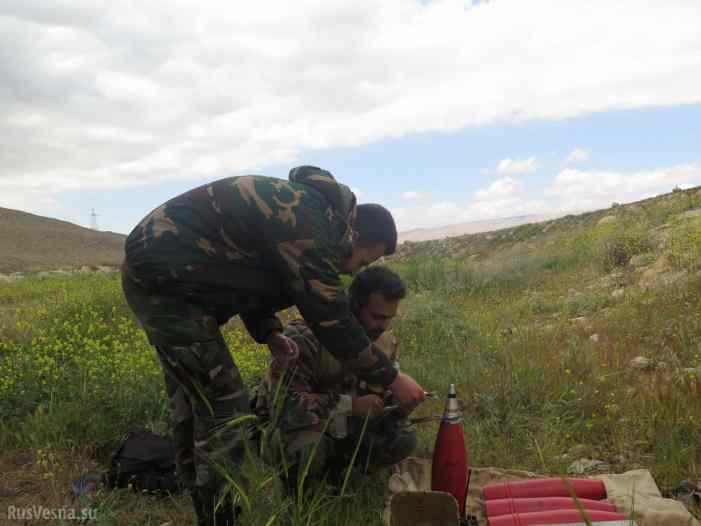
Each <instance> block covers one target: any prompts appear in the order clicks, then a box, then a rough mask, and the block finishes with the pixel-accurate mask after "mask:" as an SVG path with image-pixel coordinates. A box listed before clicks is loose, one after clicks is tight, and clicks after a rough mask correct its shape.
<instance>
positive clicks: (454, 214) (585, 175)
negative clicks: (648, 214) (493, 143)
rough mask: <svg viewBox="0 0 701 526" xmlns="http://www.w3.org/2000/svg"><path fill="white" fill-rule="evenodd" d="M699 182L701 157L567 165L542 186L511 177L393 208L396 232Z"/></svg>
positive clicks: (578, 208)
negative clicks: (652, 163)
mask: <svg viewBox="0 0 701 526" xmlns="http://www.w3.org/2000/svg"><path fill="white" fill-rule="evenodd" d="M692 186H701V162H699V163H688V164H682V165H678V166H672V167H669V168H660V169H656V170H649V171H641V172H630V173H623V172H613V171H584V170H576V169H571V168H568V169H565V170H562V171H561V172H559V173H558V174H556V175H555V176H554V177H552V179H551V180H550V181H549V182H548V183H546V184H545V185H544V186H542V187H540V188H530V187H526V186H524V185H523V184H521V183H520V181H518V180H515V179H513V178H511V177H507V178H504V179H502V180H499V181H495V182H494V183H492V184H490V185H489V186H486V187H484V188H482V189H479V190H478V191H477V192H475V194H474V197H473V198H472V199H470V200H465V201H453V200H444V201H439V202H428V203H425V204H421V205H415V206H404V207H396V208H393V209H392V213H393V214H394V216H395V220H396V222H397V227H398V229H399V231H400V232H406V231H409V230H413V229H415V228H419V227H420V228H437V227H443V226H449V225H453V224H456V223H465V222H471V221H481V220H485V219H501V218H508V217H515V216H520V215H527V214H564V213H577V212H583V211H588V210H596V209H603V208H608V207H609V206H611V204H612V203H613V202H618V203H630V202H634V201H639V200H642V199H647V198H649V197H654V196H656V195H660V194H664V193H668V192H671V191H672V190H673V189H674V188H675V187H680V188H689V187H692Z"/></svg>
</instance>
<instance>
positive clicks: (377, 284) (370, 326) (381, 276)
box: [348, 265, 406, 341]
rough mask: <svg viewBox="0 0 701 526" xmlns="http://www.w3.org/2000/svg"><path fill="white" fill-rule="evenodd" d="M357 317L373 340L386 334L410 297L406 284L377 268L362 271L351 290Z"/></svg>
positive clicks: (388, 270) (353, 307)
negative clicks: (398, 311)
mask: <svg viewBox="0 0 701 526" xmlns="http://www.w3.org/2000/svg"><path fill="white" fill-rule="evenodd" d="M348 295H349V296H350V303H351V308H352V309H353V314H355V317H356V318H358V321H359V322H360V324H361V325H362V326H363V328H364V329H365V332H366V333H367V335H368V337H369V338H370V339H371V340H373V341H374V340H376V339H377V338H379V337H380V335H381V334H382V333H383V332H385V331H386V330H387V329H388V328H389V326H390V324H391V323H392V320H393V319H394V317H395V316H396V315H397V310H398V308H399V302H400V301H401V300H402V299H403V298H404V296H406V284H405V283H404V281H403V280H402V278H400V277H399V275H398V274H397V273H396V272H393V271H392V270H390V269H388V268H387V267H383V266H381V265H375V266H372V267H368V268H366V269H365V270H363V271H362V272H359V273H358V274H357V275H356V276H355V278H353V282H352V283H351V286H350V289H349V291H348Z"/></svg>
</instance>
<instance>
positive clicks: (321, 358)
mask: <svg viewBox="0 0 701 526" xmlns="http://www.w3.org/2000/svg"><path fill="white" fill-rule="evenodd" d="M285 335H286V336H289V337H290V338H292V339H293V340H294V341H295V342H296V343H297V346H298V347H299V358H298V359H297V362H296V364H295V367H294V368H293V369H289V370H285V369H282V368H280V367H278V366H277V364H276V363H275V362H273V363H272V364H271V366H270V368H269V370H268V373H267V375H266V377H265V378H264V379H263V381H262V383H261V385H260V386H259V387H258V393H257V400H256V413H257V414H258V415H259V416H262V417H264V418H266V419H272V420H274V421H275V425H276V426H277V427H279V428H281V429H282V430H283V431H293V430H296V429H301V428H305V429H306V428H309V427H311V426H316V427H317V428H319V429H321V428H322V427H323V425H324V422H325V421H326V420H327V419H329V418H333V417H341V418H347V417H348V416H350V413H351V401H352V397H354V396H362V395H364V394H369V393H373V394H377V395H378V396H380V397H381V398H382V397H384V396H385V395H386V393H385V388H384V386H381V385H372V384H368V383H367V382H365V381H363V380H361V379H359V378H358V377H357V376H356V375H355V374H353V372H352V371H351V370H349V369H348V368H347V367H345V366H344V365H343V364H342V363H341V362H339V361H338V360H337V359H336V358H335V357H334V356H333V355H332V354H331V353H330V352H329V351H328V350H327V349H326V348H325V347H324V346H323V345H322V344H321V343H320V342H319V340H318V339H317V338H316V336H315V335H314V333H313V332H312V330H311V329H310V328H309V326H308V325H307V324H306V323H305V322H304V320H295V321H292V322H290V323H289V324H288V325H287V327H286V328H285ZM375 346H376V348H378V349H380V350H381V351H382V353H383V354H385V355H386V356H387V358H388V359H389V360H390V362H391V363H392V366H393V367H394V368H395V369H398V368H399V366H398V361H397V341H396V339H395V337H394V336H393V335H392V333H391V332H385V333H383V334H382V336H380V338H378V339H377V341H376V342H375ZM331 425H333V422H332V423H331Z"/></svg>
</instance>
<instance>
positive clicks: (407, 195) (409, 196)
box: [399, 191, 424, 201]
mask: <svg viewBox="0 0 701 526" xmlns="http://www.w3.org/2000/svg"><path fill="white" fill-rule="evenodd" d="M399 197H401V199H402V200H403V201H419V200H421V199H423V198H424V195H423V194H422V193H420V192H414V191H408V192H402V194H401V195H400V196H399Z"/></svg>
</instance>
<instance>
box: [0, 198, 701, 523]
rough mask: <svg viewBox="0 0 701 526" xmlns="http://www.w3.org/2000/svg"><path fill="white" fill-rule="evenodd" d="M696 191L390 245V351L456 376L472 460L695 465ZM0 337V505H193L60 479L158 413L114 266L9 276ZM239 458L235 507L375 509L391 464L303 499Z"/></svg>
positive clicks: (111, 518) (241, 340) (677, 472)
mask: <svg viewBox="0 0 701 526" xmlns="http://www.w3.org/2000/svg"><path fill="white" fill-rule="evenodd" d="M699 206H701V197H699V195H698V193H695V194H690V193H684V192H679V193H675V194H671V198H670V199H660V200H659V201H655V202H653V203H651V204H649V205H648V206H638V207H637V209H629V208H627V207H614V208H612V209H611V210H610V211H609V212H608V215H606V214H604V215H605V216H606V217H608V219H605V220H604V219H603V218H602V215H601V214H600V215H599V216H596V217H594V218H591V217H590V218H587V217H584V216H583V218H582V219H581V220H580V221H573V220H572V218H565V219H564V220H563V223H560V226H558V225H555V226H554V227H553V228H550V229H548V230H547V232H543V229H542V228H540V227H534V226H529V225H526V226H522V227H517V228H514V229H509V231H508V233H509V235H507V236H494V238H493V240H492V241H491V244H489V245H486V246H484V247H481V248H480V252H479V254H478V257H468V256H467V255H459V256H456V255H455V254H450V253H446V254H444V256H445V257H435V256H427V255H422V254H421V253H420V252H418V253H416V254H415V255H413V256H412V257H411V258H408V259H406V258H405V260H404V261H401V262H390V263H389V264H390V265H391V266H393V267H394V268H395V269H396V270H398V271H399V272H400V273H401V274H402V275H403V276H404V278H405V279H406V280H407V282H408V283H409V284H410V287H411V293H410V295H409V297H408V298H407V299H406V300H405V302H404V303H403V305H402V311H401V315H400V316H399V318H398V320H397V321H396V324H395V327H394V329H395V333H396V335H397V337H398V339H399V341H400V349H401V351H400V352H401V355H400V356H401V357H400V361H401V365H402V368H403V370H404V371H406V372H408V373H409V374H412V375H413V376H415V377H416V378H417V379H418V380H419V382H421V383H422V385H423V386H424V387H425V388H426V389H428V390H431V391H436V392H439V393H442V392H444V391H445V390H446V388H447V386H448V384H449V383H455V384H457V387H458V393H459V395H460V397H461V398H462V399H463V401H464V407H465V414H464V417H465V433H466V439H467V444H468V450H469V455H470V460H471V462H472V463H473V464H474V465H483V466H484V465H492V466H499V467H503V468H522V469H528V470H532V471H537V472H542V473H565V472H566V471H567V468H568V466H569V465H570V464H571V463H572V462H573V461H575V460H577V459H579V458H582V457H584V458H590V459H596V460H601V461H604V462H606V463H607V464H609V466H610V470H611V471H613V472H621V471H625V470H628V469H632V468H636V467H646V468H649V469H650V470H651V471H652V473H653V475H654V476H655V479H656V481H657V482H658V485H659V486H660V487H661V488H668V487H673V486H676V485H677V484H678V483H679V482H680V481H681V480H683V479H692V480H699V479H701V274H700V273H699V269H700V263H701V259H700V256H701V246H700V241H701V234H700V233H701V218H700V217H698V216H696V215H695V212H694V213H688V211H689V210H695V209H697V208H698V207H699ZM564 224H566V225H567V227H566V228H565V227H564V226H562V225H564ZM225 336H226V339H227V341H228V343H229V345H230V347H231V349H232V352H233V353H234V357H235V360H236V362H237V364H238V365H239V367H240V369H241V371H242V374H243V376H244V379H245V380H246V382H247V385H249V386H252V385H254V384H255V382H256V381H257V379H258V378H259V377H260V375H261V374H262V372H263V371H264V370H265V367H266V363H267V355H266V353H267V351H266V349H265V348H262V347H260V346H257V345H255V344H254V343H253V342H252V340H250V338H248V336H247V335H246V333H245V331H244V330H243V329H242V327H241V325H240V324H239V323H237V322H233V323H230V324H229V325H228V326H227V327H226V330H225ZM0 356H2V358H0V418H1V419H2V421H1V422H0V429H1V431H0V512H2V511H4V508H5V506H6V505H10V504H12V505H14V506H17V507H21V506H28V505H32V504H42V505H44V506H47V507H54V508H56V507H60V506H70V507H80V506H87V507H90V508H93V509H96V510H97V511H98V519H97V522H94V523H95V524H104V525H107V524H124V525H127V524H129V525H134V524H141V525H162V524H164V523H167V522H171V524H173V525H177V524H187V523H188V521H190V520H191V513H192V512H191V505H190V501H189V499H187V498H186V497H178V498H172V499H165V500H155V499H153V498H150V497H145V496H139V495H133V494H132V493H130V492H129V491H119V492H111V493H99V494H96V495H93V496H90V497H87V498H86V500H85V501H83V502H81V503H75V502H72V501H70V499H69V498H68V497H67V496H66V495H67V493H68V491H69V487H70V481H71V480H72V479H74V478H76V477H77V476H78V475H80V474H82V473H84V472H86V471H93V472H94V471H97V470H99V468H100V462H104V460H105V458H106V456H105V455H106V454H108V453H109V451H110V448H111V446H112V444H113V443H114V441H115V440H117V439H118V438H119V437H120V436H121V434H122V433H123V432H124V431H125V430H126V429H128V428H129V427H130V426H131V425H134V424H138V425H145V426H148V427H150V428H152V429H154V430H156V431H160V432H165V431H166V430H167V424H166V422H167V411H168V410H167V404H166V401H165V393H164V386H163V380H162V377H161V374H162V373H161V370H160V368H159V366H158V364H157V362H156V359H155V355H154V353H153V352H152V350H151V349H150V347H149V345H148V343H147V341H146V339H145V336H144V334H143V333H142V332H141V330H140V328H139V327H138V325H137V324H136V322H135V320H134V319H133V317H132V316H131V314H130V312H129V311H128V309H127V307H126V304H125V302H124V300H123V297H122V294H121V289H120V286H119V280H118V278H117V277H116V275H109V274H92V275H86V274H81V275H76V276H55V277H47V278H43V279H40V278H38V277H36V278H31V277H30V278H27V279H24V280H20V281H16V282H12V283H3V284H1V285H0ZM635 359H637V361H635V362H634V360H635ZM440 410H441V403H440V402H427V403H426V404H425V406H424V407H422V408H420V410H419V412H420V413H421V414H430V413H436V412H439V411H440ZM435 431H436V426H435V425H433V424H428V425H424V426H422V427H421V428H420V447H419V451H418V452H417V454H418V455H420V456H430V454H431V447H432V444H433V440H434V437H435ZM246 470H247V471H248V472H249V476H250V477H251V479H252V480H253V485H252V489H251V490H250V492H249V493H250V495H249V496H250V499H251V512H250V513H248V514H247V515H246V517H245V520H244V521H243V522H242V524H250V525H262V524H266V523H268V521H270V524H286V522H283V521H282V518H283V517H290V518H291V519H292V521H291V523H292V524H299V525H301V524H306V525H324V524H329V525H330V524H349V525H355V524H357V525H360V524H362V525H364V526H369V525H374V524H381V522H380V511H381V509H382V507H383V499H384V492H385V482H386V475H383V476H378V477H376V478H375V479H373V480H372V481H371V482H370V483H366V482H364V481H363V480H362V478H361V477H360V476H359V475H358V476H354V478H353V479H352V480H351V485H350V490H349V494H348V495H346V496H345V497H330V496H326V495H325V494H323V493H322V492H319V493H316V494H314V495H309V496H308V499H307V500H306V501H305V502H303V503H296V502H290V501H289V500H288V499H286V498H285V497H284V496H283V495H282V493H281V491H280V489H279V487H278V484H277V481H276V477H275V476H274V473H273V472H272V471H271V469H270V468H267V467H265V466H263V465H261V464H260V463H259V462H257V461H255V460H254V459H251V460H250V461H249V462H248V463H247V466H246ZM287 523H289V522H287Z"/></svg>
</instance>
